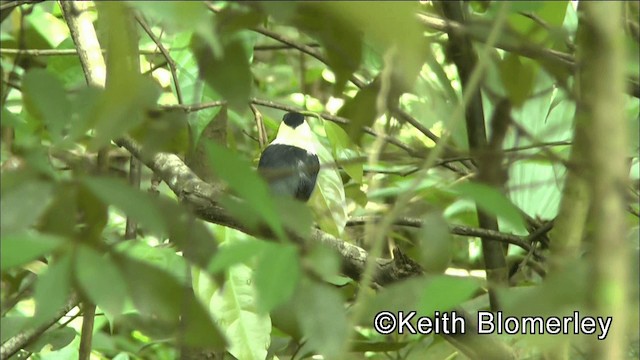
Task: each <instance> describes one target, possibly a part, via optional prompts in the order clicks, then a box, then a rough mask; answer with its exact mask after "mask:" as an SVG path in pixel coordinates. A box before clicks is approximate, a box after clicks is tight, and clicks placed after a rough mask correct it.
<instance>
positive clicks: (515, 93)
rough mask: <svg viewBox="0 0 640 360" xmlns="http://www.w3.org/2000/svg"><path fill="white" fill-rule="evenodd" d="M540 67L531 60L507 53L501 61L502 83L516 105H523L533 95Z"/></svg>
mask: <svg viewBox="0 0 640 360" xmlns="http://www.w3.org/2000/svg"><path fill="white" fill-rule="evenodd" d="M539 68H540V67H539V66H538V65H537V64H536V63H535V62H534V61H531V60H528V59H524V58H521V57H520V56H518V55H514V54H511V53H507V54H506V55H505V57H504V59H503V60H502V62H501V63H500V75H501V78H502V84H503V85H504V87H505V89H506V90H507V95H509V100H511V103H513V105H514V106H516V107H519V106H521V105H522V104H523V103H524V102H525V101H527V99H528V98H529V95H531V91H532V90H533V85H534V80H535V78H536V75H537V72H538V69H539Z"/></svg>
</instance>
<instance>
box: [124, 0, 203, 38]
mask: <svg viewBox="0 0 640 360" xmlns="http://www.w3.org/2000/svg"><path fill="white" fill-rule="evenodd" d="M127 4H128V5H129V6H131V7H133V8H134V9H137V10H139V11H140V12H141V13H142V14H144V15H145V17H149V18H150V19H152V20H154V21H158V22H161V23H162V24H163V25H165V26H166V29H167V30H169V31H171V32H176V31H185V30H189V29H195V28H196V27H197V26H198V25H200V24H201V23H202V22H204V21H205V20H208V19H209V18H210V14H209V10H207V8H206V7H205V5H204V4H203V3H199V2H190V1H185V2H173V1H170V2H165V1H127Z"/></svg>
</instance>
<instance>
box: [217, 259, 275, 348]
mask: <svg viewBox="0 0 640 360" xmlns="http://www.w3.org/2000/svg"><path fill="white" fill-rule="evenodd" d="M252 275H253V272H252V270H251V269H250V268H249V267H247V266H245V265H242V264H238V265H235V266H233V267H231V268H230V269H229V271H228V279H227V281H226V282H225V285H224V288H222V289H220V290H218V291H217V292H216V293H215V294H214V296H213V298H212V299H211V303H210V305H209V310H210V311H211V313H212V314H215V316H216V318H217V319H218V321H219V323H220V324H221V326H222V327H223V329H224V331H225V334H226V335H227V338H228V339H229V342H230V343H231V347H229V348H228V349H227V351H229V353H231V355H233V356H234V357H235V358H237V359H247V360H262V359H264V358H265V357H266V356H267V349H268V348H269V343H270V341H271V319H270V317H269V314H268V313H263V312H258V309H257V304H256V298H257V294H256V288H255V287H254V286H253V285H252V282H251V278H252Z"/></svg>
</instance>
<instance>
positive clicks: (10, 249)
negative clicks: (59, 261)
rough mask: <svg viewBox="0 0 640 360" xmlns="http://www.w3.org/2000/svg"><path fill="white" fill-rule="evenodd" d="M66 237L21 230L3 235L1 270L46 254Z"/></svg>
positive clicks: (62, 242) (0, 253)
mask: <svg viewBox="0 0 640 360" xmlns="http://www.w3.org/2000/svg"><path fill="white" fill-rule="evenodd" d="M65 240H66V239H64V238H62V237H59V236H55V235H47V234H41V233H37V232H23V233H13V234H9V235H3V236H2V240H1V242H0V244H1V245H2V251H1V252H0V255H2V270H3V271H4V270H6V269H10V268H12V267H16V266H20V265H23V264H26V263H27V262H29V261H32V260H35V259H37V258H39V257H41V256H44V255H47V254H49V253H51V252H52V251H53V250H55V249H56V248H57V247H59V246H60V245H62V244H64V242H65Z"/></svg>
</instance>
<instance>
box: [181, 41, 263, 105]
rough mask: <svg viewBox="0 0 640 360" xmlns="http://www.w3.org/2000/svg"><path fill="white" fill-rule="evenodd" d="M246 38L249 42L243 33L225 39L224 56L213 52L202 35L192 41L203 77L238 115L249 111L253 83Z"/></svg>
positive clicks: (192, 47) (222, 52)
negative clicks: (247, 109)
mask: <svg viewBox="0 0 640 360" xmlns="http://www.w3.org/2000/svg"><path fill="white" fill-rule="evenodd" d="M245 38H247V39H249V37H248V36H243V32H239V33H236V34H234V36H232V37H228V38H226V39H225V40H226V41H224V42H223V44H222V51H221V53H216V52H215V51H213V49H212V48H211V46H210V45H209V44H208V43H207V41H206V40H205V39H204V38H203V37H202V36H201V35H200V34H196V35H194V36H193V38H192V41H191V49H192V51H193V53H194V55H195V56H196V61H197V63H198V68H199V69H200V77H201V78H202V79H204V80H205V81H206V83H207V84H209V85H210V86H211V87H212V88H213V89H215V90H216V92H218V93H219V94H220V95H221V96H222V97H223V98H224V99H226V100H227V102H228V104H229V107H230V108H231V109H233V110H236V111H237V112H242V111H244V110H245V109H246V108H247V102H248V100H249V95H250V93H251V84H252V79H253V77H252V74H251V70H250V67H249V65H250V64H249V59H250V57H251V56H250V54H248V53H247V51H246V46H245V42H246V41H247V40H246V39H245Z"/></svg>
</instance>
